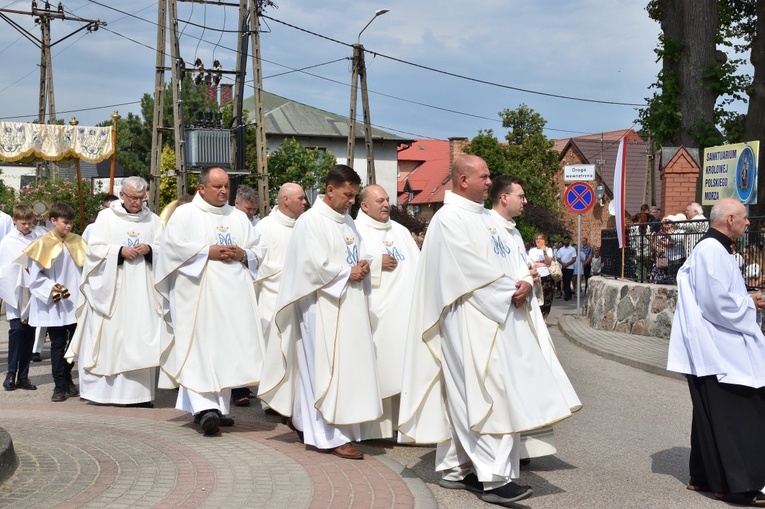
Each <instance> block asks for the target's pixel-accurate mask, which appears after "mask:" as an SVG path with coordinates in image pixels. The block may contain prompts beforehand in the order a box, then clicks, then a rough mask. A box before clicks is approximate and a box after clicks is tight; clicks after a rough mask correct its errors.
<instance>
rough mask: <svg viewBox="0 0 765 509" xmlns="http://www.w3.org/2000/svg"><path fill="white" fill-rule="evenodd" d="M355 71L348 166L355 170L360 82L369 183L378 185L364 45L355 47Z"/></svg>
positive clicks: (352, 81)
mask: <svg viewBox="0 0 765 509" xmlns="http://www.w3.org/2000/svg"><path fill="white" fill-rule="evenodd" d="M352 68H353V71H352V73H351V111H350V113H349V115H348V160H347V162H346V164H347V165H348V166H350V167H351V168H353V160H354V152H355V149H356V102H357V100H358V82H359V81H361V110H362V112H363V115H364V142H365V148H366V153H367V181H368V183H369V184H376V183H377V178H376V175H375V156H374V144H373V142H372V119H371V117H370V115H369V93H368V92H367V68H366V64H365V63H364V45H363V44H359V43H357V44H354V45H353V65H352Z"/></svg>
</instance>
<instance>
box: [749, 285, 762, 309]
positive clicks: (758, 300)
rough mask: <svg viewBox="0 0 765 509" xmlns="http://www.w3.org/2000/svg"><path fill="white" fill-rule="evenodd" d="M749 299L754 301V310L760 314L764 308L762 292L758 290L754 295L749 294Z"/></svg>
mask: <svg viewBox="0 0 765 509" xmlns="http://www.w3.org/2000/svg"><path fill="white" fill-rule="evenodd" d="M750 297H751V298H752V300H753V301H754V308H755V309H756V310H757V311H758V312H760V311H762V310H763V308H765V298H764V297H763V296H762V291H761V290H758V291H756V292H755V293H753V294H751V295H750Z"/></svg>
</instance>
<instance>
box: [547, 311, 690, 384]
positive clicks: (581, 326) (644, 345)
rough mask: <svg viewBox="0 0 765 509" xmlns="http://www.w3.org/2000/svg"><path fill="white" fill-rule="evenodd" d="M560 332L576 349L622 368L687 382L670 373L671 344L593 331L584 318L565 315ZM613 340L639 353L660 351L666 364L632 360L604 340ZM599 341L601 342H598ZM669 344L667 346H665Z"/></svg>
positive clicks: (636, 358) (559, 324) (630, 335)
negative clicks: (669, 346)
mask: <svg viewBox="0 0 765 509" xmlns="http://www.w3.org/2000/svg"><path fill="white" fill-rule="evenodd" d="M558 330H559V331H560V332H561V333H562V334H563V336H565V337H566V339H568V340H569V341H570V342H572V343H574V344H575V345H577V346H579V347H581V348H583V349H584V350H587V351H588V352H592V353H594V354H597V355H599V356H601V357H603V358H605V359H609V360H612V361H616V362H618V363H620V364H625V365H627V366H631V367H633V368H637V369H640V370H643V371H646V372H648V373H652V374H655V375H660V376H665V377H667V378H674V379H676V380H685V377H684V376H683V375H681V374H680V373H675V372H673V371H667V369H666V368H665V366H666V349H667V347H668V345H669V341H668V340H661V339H659V338H654V337H650V336H638V335H635V334H625V333H620V332H607V331H599V330H595V329H592V328H591V327H590V326H589V324H586V323H585V322H584V321H583V319H582V318H577V317H576V315H573V314H565V315H562V316H561V317H560V318H558ZM604 337H612V338H618V340H619V342H620V344H622V345H623V344H625V343H627V344H630V345H632V346H635V347H636V348H637V349H638V350H642V351H645V350H652V351H657V350H658V349H659V348H661V349H662V351H661V352H662V353H663V362H661V363H659V362H653V363H651V362H648V361H646V360H644V359H641V358H638V357H637V356H629V355H627V354H626V353H625V352H624V351H619V349H618V348H617V347H611V346H609V345H608V344H606V343H605V342H604V341H603V340H602V338H604ZM599 339H600V340H599ZM663 343H666V346H662V345H663Z"/></svg>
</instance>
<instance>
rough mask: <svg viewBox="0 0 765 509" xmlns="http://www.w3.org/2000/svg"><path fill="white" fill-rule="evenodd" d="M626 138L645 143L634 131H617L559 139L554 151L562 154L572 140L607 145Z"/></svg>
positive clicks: (554, 141) (555, 142) (556, 141)
mask: <svg viewBox="0 0 765 509" xmlns="http://www.w3.org/2000/svg"><path fill="white" fill-rule="evenodd" d="M624 136H627V139H628V140H629V141H643V139H642V138H641V137H640V135H639V134H638V133H636V132H635V131H634V130H632V129H617V130H616V131H606V132H602V133H592V134H585V135H583V136H576V137H574V138H559V139H557V140H553V143H554V145H553V150H557V151H558V152H560V153H561V154H562V153H563V150H564V149H565V148H566V145H568V142H570V141H571V140H574V139H576V140H588V141H598V142H599V141H601V140H602V141H603V142H605V143H609V142H613V141H616V142H618V141H619V140H621V139H622V138H623V137H624Z"/></svg>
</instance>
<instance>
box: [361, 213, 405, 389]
mask: <svg viewBox="0 0 765 509" xmlns="http://www.w3.org/2000/svg"><path fill="white" fill-rule="evenodd" d="M356 228H357V229H358V230H359V233H360V234H361V238H362V239H363V240H364V245H365V246H366V249H367V251H368V252H369V254H370V255H371V256H372V261H371V263H370V264H369V265H370V273H369V275H370V276H371V283H372V291H371V293H370V295H369V314H370V318H371V325H372V338H373V339H374V342H375V352H376V357H377V374H378V379H379V381H380V395H381V396H382V397H383V398H389V397H391V396H395V395H396V394H399V393H400V392H401V377H402V375H403V368H404V366H403V363H402V362H401V359H402V358H403V357H404V345H405V344H406V329H407V325H408V323H409V311H410V309H411V308H412V295H413V293H414V278H415V276H416V274H417V263H418V262H419V259H420V250H419V249H418V248H417V244H415V242H414V240H413V239H412V236H411V234H410V233H409V230H407V229H406V228H405V227H403V226H401V225H400V224H398V223H396V222H394V221H388V222H387V223H380V222H379V221H375V220H374V219H372V218H371V217H369V216H368V215H366V214H365V213H364V212H363V211H361V210H359V213H358V216H357V217H356ZM383 254H388V255H390V256H392V257H393V258H395V259H396V261H397V262H398V265H397V267H396V268H395V269H394V270H392V271H383V270H382V255H383Z"/></svg>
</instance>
